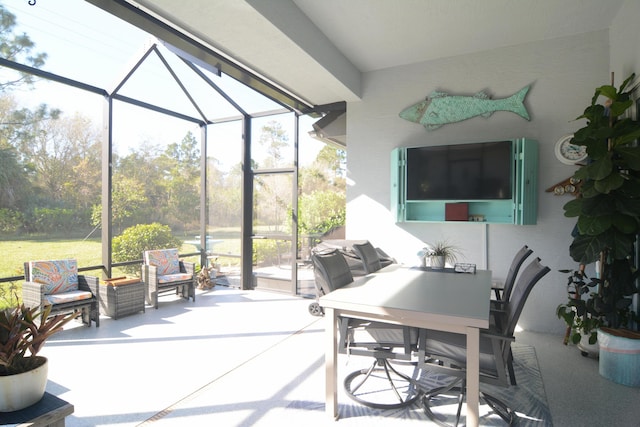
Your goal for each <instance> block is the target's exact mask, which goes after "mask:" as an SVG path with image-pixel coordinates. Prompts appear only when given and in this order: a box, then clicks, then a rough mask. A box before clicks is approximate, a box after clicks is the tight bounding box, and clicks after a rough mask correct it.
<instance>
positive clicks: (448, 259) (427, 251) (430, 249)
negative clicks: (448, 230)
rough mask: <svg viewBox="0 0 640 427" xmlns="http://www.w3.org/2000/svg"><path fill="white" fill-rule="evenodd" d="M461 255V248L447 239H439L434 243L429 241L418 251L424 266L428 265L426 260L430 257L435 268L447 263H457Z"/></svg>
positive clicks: (432, 266) (431, 264)
mask: <svg viewBox="0 0 640 427" xmlns="http://www.w3.org/2000/svg"><path fill="white" fill-rule="evenodd" d="M460 255H461V252H460V249H459V248H458V247H457V246H456V245H453V244H451V243H449V242H448V241H446V240H439V241H437V242H435V243H434V244H432V245H430V244H428V243H427V244H426V246H425V247H424V248H423V249H422V250H421V251H420V252H418V256H421V257H422V260H423V267H424V266H426V260H427V259H429V260H430V266H431V268H433V269H441V268H444V267H445V266H446V265H447V264H450V265H451V264H455V263H456V261H457V260H458V256H460Z"/></svg>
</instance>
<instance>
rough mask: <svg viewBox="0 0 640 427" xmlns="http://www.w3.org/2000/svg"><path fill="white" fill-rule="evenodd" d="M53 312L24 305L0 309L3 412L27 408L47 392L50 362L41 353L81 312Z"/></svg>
mask: <svg viewBox="0 0 640 427" xmlns="http://www.w3.org/2000/svg"><path fill="white" fill-rule="evenodd" d="M50 313H51V306H45V307H44V308H43V310H42V311H41V312H38V308H27V307H25V305H24V304H20V305H18V306H16V307H13V308H8V309H5V310H2V311H0V412H12V411H18V410H20V409H24V408H26V407H27V406H31V405H33V404H34V403H36V402H38V401H39V400H40V399H41V398H42V396H43V395H44V391H45V387H46V385H47V371H48V369H47V368H48V364H47V359H46V358H45V357H43V356H38V352H39V351H40V350H41V349H42V346H43V345H44V344H45V342H46V340H47V339H49V337H51V335H53V334H55V333H56V332H58V331H60V330H62V327H63V326H64V325H65V324H66V323H68V322H69V321H70V320H72V319H74V318H75V317H77V315H78V313H71V314H57V315H54V316H51V317H49V314H50Z"/></svg>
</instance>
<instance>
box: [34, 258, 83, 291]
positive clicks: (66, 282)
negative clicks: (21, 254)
mask: <svg viewBox="0 0 640 427" xmlns="http://www.w3.org/2000/svg"><path fill="white" fill-rule="evenodd" d="M24 267H25V268H24V276H25V279H26V280H27V281H28V282H36V283H42V284H43V285H44V293H45V295H51V294H59V293H64V292H69V291H77V290H78V262H77V261H76V260H75V259H59V260H53V261H29V262H26V263H25V265H24Z"/></svg>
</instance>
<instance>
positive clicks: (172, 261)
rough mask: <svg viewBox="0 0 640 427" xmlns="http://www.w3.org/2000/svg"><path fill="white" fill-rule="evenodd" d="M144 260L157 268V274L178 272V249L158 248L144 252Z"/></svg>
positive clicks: (163, 274)
mask: <svg viewBox="0 0 640 427" xmlns="http://www.w3.org/2000/svg"><path fill="white" fill-rule="evenodd" d="M144 262H145V264H147V265H153V266H154V267H157V268H158V276H165V275H167V274H178V273H180V260H179V259H178V249H159V250H153V251H145V252H144Z"/></svg>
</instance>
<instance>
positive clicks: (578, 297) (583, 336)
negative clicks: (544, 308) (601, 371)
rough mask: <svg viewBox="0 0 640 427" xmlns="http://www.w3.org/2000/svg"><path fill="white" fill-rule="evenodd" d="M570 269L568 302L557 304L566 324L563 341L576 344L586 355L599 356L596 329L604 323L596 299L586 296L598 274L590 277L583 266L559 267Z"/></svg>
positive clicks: (596, 282) (568, 271)
mask: <svg viewBox="0 0 640 427" xmlns="http://www.w3.org/2000/svg"><path fill="white" fill-rule="evenodd" d="M559 271H560V273H568V274H569V276H568V277H567V296H568V299H569V300H568V301H567V303H564V304H560V305H558V307H557V309H556V315H557V316H558V318H559V319H562V320H564V321H565V323H566V324H567V331H566V333H565V336H564V344H565V345H566V344H568V343H569V342H571V343H572V344H576V345H577V346H578V348H579V349H580V351H582V355H583V356H589V355H591V356H597V355H598V346H597V338H598V335H597V330H598V328H599V327H600V326H601V325H602V318H601V315H600V313H599V312H598V311H597V310H596V308H595V307H594V299H593V298H588V299H586V300H585V299H583V296H584V295H587V296H588V293H589V292H593V291H594V288H596V286H598V285H599V283H600V281H599V280H598V279H597V278H589V277H587V275H586V274H585V271H584V266H581V268H580V269H578V270H559Z"/></svg>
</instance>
